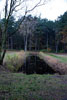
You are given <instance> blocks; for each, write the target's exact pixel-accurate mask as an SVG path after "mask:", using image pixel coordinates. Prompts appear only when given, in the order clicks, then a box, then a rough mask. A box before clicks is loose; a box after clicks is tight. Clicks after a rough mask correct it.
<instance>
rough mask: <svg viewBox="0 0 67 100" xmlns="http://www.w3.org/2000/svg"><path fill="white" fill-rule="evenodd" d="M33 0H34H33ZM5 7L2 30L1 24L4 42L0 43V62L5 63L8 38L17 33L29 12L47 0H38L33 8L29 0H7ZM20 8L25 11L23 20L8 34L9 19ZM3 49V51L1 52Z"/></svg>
mask: <svg viewBox="0 0 67 100" xmlns="http://www.w3.org/2000/svg"><path fill="white" fill-rule="evenodd" d="M32 1H33V0H32ZM4 2H5V9H4V19H5V23H4V27H3V30H2V26H0V30H2V31H1V32H2V44H1V45H0V48H1V50H0V53H1V54H0V64H3V59H4V56H5V53H6V41H7V39H8V38H9V37H10V36H12V35H13V34H15V32H16V31H18V29H19V27H20V24H21V23H22V22H23V20H24V19H25V16H26V14H27V13H28V12H30V11H32V10H34V9H35V8H36V7H39V6H42V5H44V4H45V2H46V0H38V2H37V3H36V4H35V5H34V6H33V7H32V8H31V7H30V8H29V7H28V6H29V5H28V3H29V0H5V1H4ZM19 10H23V12H24V17H23V18H22V20H21V22H20V23H19V24H18V27H17V28H16V30H15V31H14V32H12V33H11V34H10V35H9V36H8V35H7V29H8V23H9V19H10V17H11V16H12V15H14V13H15V12H18V11H19ZM1 51H2V52H1Z"/></svg>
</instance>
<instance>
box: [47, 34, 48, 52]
mask: <svg viewBox="0 0 67 100" xmlns="http://www.w3.org/2000/svg"><path fill="white" fill-rule="evenodd" d="M47 52H48V33H47Z"/></svg>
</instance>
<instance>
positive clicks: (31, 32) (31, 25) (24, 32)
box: [0, 12, 67, 53]
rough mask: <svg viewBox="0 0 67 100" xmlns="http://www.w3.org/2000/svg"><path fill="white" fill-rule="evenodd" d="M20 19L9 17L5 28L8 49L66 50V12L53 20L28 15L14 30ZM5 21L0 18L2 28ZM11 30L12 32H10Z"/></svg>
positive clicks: (61, 51)
mask: <svg viewBox="0 0 67 100" xmlns="http://www.w3.org/2000/svg"><path fill="white" fill-rule="evenodd" d="M23 17H24V16H23ZM21 19H22V18H21ZM21 19H19V20H18V21H16V19H15V18H14V17H13V16H11V18H10V21H9V23H8V29H7V35H8V37H9V38H8V40H7V49H8V50H10V49H11V50H13V49H15V50H16V49H17V50H22V49H23V50H25V51H27V50H29V51H31V50H35V51H39V50H41V51H46V52H55V53H58V52H60V53H64V52H67V12H65V13H64V14H63V15H61V16H59V17H58V18H57V20H55V21H51V20H48V19H42V18H40V17H36V16H34V17H33V16H32V15H28V16H26V18H25V19H24V21H23V22H22V24H21V26H20V28H19V30H18V31H17V32H14V31H15V30H16V27H17V26H18V23H20V22H21ZM5 21H6V20H5V19H1V20H0V24H2V26H1V27H2V28H4V24H5ZM0 31H1V30H0ZM12 32H14V33H13V34H12ZM0 38H1V33H0ZM0 43H1V39H0Z"/></svg>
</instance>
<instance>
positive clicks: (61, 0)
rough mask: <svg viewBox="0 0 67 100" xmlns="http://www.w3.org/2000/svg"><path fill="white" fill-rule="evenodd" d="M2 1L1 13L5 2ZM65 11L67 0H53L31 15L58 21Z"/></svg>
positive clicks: (66, 9) (0, 5) (0, 4)
mask: <svg viewBox="0 0 67 100" xmlns="http://www.w3.org/2000/svg"><path fill="white" fill-rule="evenodd" d="M0 1H1V2H0V11H1V10H2V7H3V5H4V0H0ZM65 11H67V0H51V1H50V2H48V3H46V4H45V5H44V6H42V7H39V8H36V9H35V10H34V11H33V12H31V14H32V15H36V16H39V15H41V18H47V19H49V20H56V19H57V17H58V16H60V15H62V14H63V13H64V12H65Z"/></svg>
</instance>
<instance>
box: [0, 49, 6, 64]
mask: <svg viewBox="0 0 67 100" xmlns="http://www.w3.org/2000/svg"><path fill="white" fill-rule="evenodd" d="M5 54H6V49H5V50H4V51H3V54H2V57H1V59H0V65H2V64H3V60H4V57H5Z"/></svg>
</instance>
